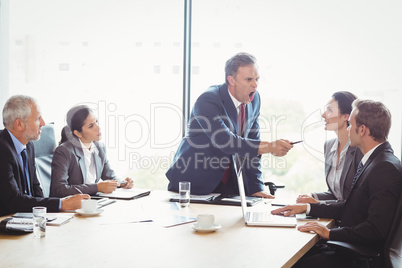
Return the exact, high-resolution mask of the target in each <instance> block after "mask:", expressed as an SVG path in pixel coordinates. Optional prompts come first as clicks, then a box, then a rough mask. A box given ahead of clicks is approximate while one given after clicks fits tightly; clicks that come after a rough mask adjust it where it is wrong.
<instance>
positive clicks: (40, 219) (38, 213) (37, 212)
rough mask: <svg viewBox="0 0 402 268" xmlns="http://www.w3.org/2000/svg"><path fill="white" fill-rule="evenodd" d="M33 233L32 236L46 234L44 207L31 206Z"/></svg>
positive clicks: (39, 236) (43, 235)
mask: <svg viewBox="0 0 402 268" xmlns="http://www.w3.org/2000/svg"><path fill="white" fill-rule="evenodd" d="M32 214H33V233H34V237H38V238H41V237H45V235H46V207H34V208H32Z"/></svg>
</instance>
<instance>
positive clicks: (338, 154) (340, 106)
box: [297, 91, 363, 203]
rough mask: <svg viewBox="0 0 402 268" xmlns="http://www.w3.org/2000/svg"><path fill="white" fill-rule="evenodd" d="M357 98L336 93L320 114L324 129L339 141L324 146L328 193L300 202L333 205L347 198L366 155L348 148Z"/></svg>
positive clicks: (307, 196) (309, 195)
mask: <svg viewBox="0 0 402 268" xmlns="http://www.w3.org/2000/svg"><path fill="white" fill-rule="evenodd" d="M356 98H357V97H356V96H355V95H353V94H352V93H350V92H348V91H339V92H335V93H334V94H333V95H332V98H331V99H330V100H329V102H328V104H327V105H326V109H325V111H324V113H323V114H322V115H321V116H322V118H324V120H325V130H327V131H329V130H330V131H334V132H335V134H336V136H337V138H335V139H331V140H328V141H326V142H325V144H324V157H325V176H326V179H327V185H328V191H326V192H321V193H311V194H304V195H300V196H299V197H298V198H297V203H318V202H322V203H331V202H338V201H344V200H346V199H347V198H348V196H349V193H350V189H351V187H352V182H353V177H354V175H355V174H356V170H357V166H358V165H359V162H360V160H361V159H362V157H363V154H362V153H361V151H360V150H359V149H358V148H357V147H351V146H349V144H350V141H349V134H348V130H347V128H348V127H349V121H348V120H349V116H350V113H351V111H352V102H353V101H354V100H355V99H356Z"/></svg>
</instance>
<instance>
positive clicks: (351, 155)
mask: <svg viewBox="0 0 402 268" xmlns="http://www.w3.org/2000/svg"><path fill="white" fill-rule="evenodd" d="M359 150H360V149H359ZM355 153H356V148H355V147H350V146H349V148H348V151H347V152H346V157H345V163H344V165H343V169H342V174H341V178H346V175H347V174H348V172H349V170H350V167H351V166H352V165H353V164H354V162H353V158H354V156H355ZM345 182H346V179H345V180H340V188H341V189H343V187H344V185H345Z"/></svg>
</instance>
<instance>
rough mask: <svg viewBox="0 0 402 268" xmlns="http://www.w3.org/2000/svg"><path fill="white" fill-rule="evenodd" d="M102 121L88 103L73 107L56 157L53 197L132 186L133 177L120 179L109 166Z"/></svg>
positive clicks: (51, 193) (51, 191)
mask: <svg viewBox="0 0 402 268" xmlns="http://www.w3.org/2000/svg"><path fill="white" fill-rule="evenodd" d="M101 136H102V134H101V131H100V127H99V124H98V120H97V118H96V116H95V115H94V113H93V111H92V110H91V109H90V108H89V107H88V106H85V105H79V106H75V107H73V108H71V109H70V110H69V112H68V113H67V126H66V127H64V128H63V131H62V140H61V141H60V145H59V146H58V147H57V148H56V150H55V153H54V155H53V160H52V175H51V177H52V181H51V184H50V196H54V197H65V196H69V195H73V194H77V193H84V194H89V195H95V194H96V193H97V192H103V193H111V192H113V191H114V190H116V188H117V187H124V188H132V187H133V180H132V179H131V178H126V179H125V180H124V181H120V180H119V179H118V178H117V177H116V175H115V173H114V171H113V170H112V169H111V167H110V165H109V161H108V160H107V157H106V150H105V147H104V145H103V144H102V143H100V142H99V140H100V139H101Z"/></svg>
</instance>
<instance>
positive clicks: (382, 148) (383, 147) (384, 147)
mask: <svg viewBox="0 0 402 268" xmlns="http://www.w3.org/2000/svg"><path fill="white" fill-rule="evenodd" d="M385 150H391V151H392V149H391V146H390V145H389V143H388V142H387V141H386V142H384V143H383V144H381V145H380V146H378V147H377V148H376V149H375V150H374V152H373V153H372V154H371V155H370V157H369V159H368V160H367V162H366V163H365V164H364V166H363V169H362V171H361V172H360V174H359V176H357V178H356V182H355V185H354V187H353V189H355V188H357V187H358V185H360V184H361V183H362V182H360V183H359V180H360V177H361V176H362V175H363V174H364V171H365V170H366V169H367V167H369V166H370V164H371V163H372V162H373V160H374V159H375V158H376V157H377V155H378V154H380V153H381V152H383V151H385ZM392 153H393V151H392ZM353 189H352V190H353Z"/></svg>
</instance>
